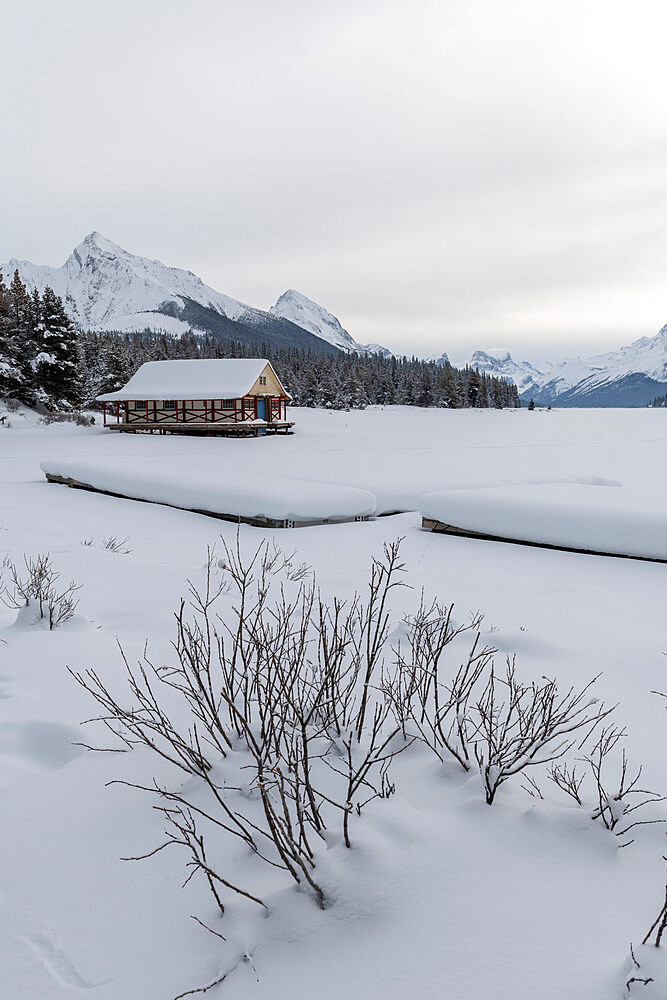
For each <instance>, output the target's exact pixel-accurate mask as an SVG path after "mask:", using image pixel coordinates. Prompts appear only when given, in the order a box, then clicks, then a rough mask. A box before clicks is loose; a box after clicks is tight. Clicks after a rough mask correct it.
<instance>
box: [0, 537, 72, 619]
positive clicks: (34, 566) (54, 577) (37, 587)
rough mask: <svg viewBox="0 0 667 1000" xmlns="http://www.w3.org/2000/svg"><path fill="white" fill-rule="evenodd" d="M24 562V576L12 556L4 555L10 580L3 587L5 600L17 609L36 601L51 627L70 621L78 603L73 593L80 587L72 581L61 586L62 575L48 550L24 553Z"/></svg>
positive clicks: (36, 605)
mask: <svg viewBox="0 0 667 1000" xmlns="http://www.w3.org/2000/svg"><path fill="white" fill-rule="evenodd" d="M23 563H24V567H25V575H22V574H21V573H20V572H19V570H18V568H17V566H16V564H15V563H14V562H12V560H11V559H10V558H9V557H5V559H4V561H3V564H2V565H3V568H4V569H6V570H8V571H9V578H10V583H9V585H8V586H7V585H4V584H3V585H2V587H0V597H1V598H2V601H3V603H4V604H5V605H6V606H7V607H9V608H14V609H16V610H18V609H20V608H22V607H28V606H29V605H30V604H31V603H34V604H35V607H36V610H37V611H38V613H39V617H40V618H41V619H46V620H47V621H48V623H49V629H50V630H53V629H56V628H58V626H59V625H63V624H64V623H65V622H67V621H69V620H70V619H71V618H72V617H73V616H74V612H75V611H76V609H77V607H78V604H79V601H78V598H76V597H75V596H74V595H75V594H76V592H77V591H78V590H80V589H81V587H80V586H77V584H76V583H75V582H74V581H73V580H70V582H69V584H68V585H67V586H64V587H63V588H62V589H61V588H60V587H59V585H58V581H59V580H60V574H59V573H58V572H57V571H56V570H55V569H54V567H53V564H52V562H51V556H50V555H49V554H48V553H46V554H45V555H38V556H34V557H33V556H24V557H23Z"/></svg>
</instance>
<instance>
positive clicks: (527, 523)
mask: <svg viewBox="0 0 667 1000" xmlns="http://www.w3.org/2000/svg"><path fill="white" fill-rule="evenodd" d="M420 509H421V513H422V516H423V517H426V518H429V519H431V520H434V521H440V522H441V523H443V524H448V525H451V526H452V527H456V528H461V529H463V530H464V531H474V532H479V533H481V534H485V535H494V536H497V537H499V538H508V539H514V540H516V541H523V542H533V543H537V544H542V545H556V546H561V547H564V548H573V549H585V550H588V551H591V552H600V553H606V554H609V555H626V556H640V557H643V558H645V559H665V560H667V492H665V491H661V490H651V491H648V490H640V489H629V488H626V487H614V488H609V487H605V486H598V485H584V484H565V483H548V484H546V483H545V484H532V485H531V484H526V485H521V486H517V485H512V486H497V487H492V488H486V489H464V490H445V491H443V492H439V493H427V494H425V495H424V496H422V498H421V501H420Z"/></svg>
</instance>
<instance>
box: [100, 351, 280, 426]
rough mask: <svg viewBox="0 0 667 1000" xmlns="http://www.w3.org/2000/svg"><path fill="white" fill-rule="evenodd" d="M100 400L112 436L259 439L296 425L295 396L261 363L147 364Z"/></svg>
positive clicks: (229, 360) (230, 360) (225, 360)
mask: <svg viewBox="0 0 667 1000" xmlns="http://www.w3.org/2000/svg"><path fill="white" fill-rule="evenodd" d="M97 399H98V401H99V402H101V403H102V404H103V406H104V426H105V427H106V428H107V429H108V430H112V431H129V432H132V433H135V432H137V431H152V432H155V431H157V432H158V433H177V434H183V433H185V434H190V433H194V434H233V435H242V436H244V437H247V436H248V435H250V436H253V437H257V436H258V435H260V434H267V433H273V434H275V433H278V432H280V433H283V434H289V433H290V431H291V428H292V427H293V426H294V423H293V422H290V421H288V419H287V404H288V403H289V402H291V399H292V397H291V396H290V394H289V393H288V392H287V391H286V389H285V388H284V386H283V385H282V383H281V381H280V379H279V378H278V376H277V375H276V373H275V371H274V370H273V366H272V365H271V363H270V362H269V361H266V360H264V359H261V358H221V359H219V358H215V359H201V360H192V361H148V362H147V363H146V364H144V365H142V366H141V368H140V369H139V370H138V371H137V372H136V373H135V374H134V375H133V376H132V378H131V379H130V381H129V382H128V383H127V385H126V386H124V387H123V388H122V389H119V390H118V391H117V392H107V393H104V394H103V395H101V396H98V397H97Z"/></svg>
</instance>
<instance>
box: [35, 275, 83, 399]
mask: <svg viewBox="0 0 667 1000" xmlns="http://www.w3.org/2000/svg"><path fill="white" fill-rule="evenodd" d="M35 341H36V346H37V353H36V355H35V358H34V361H33V365H34V371H35V384H36V391H37V394H38V396H39V397H40V399H41V400H42V402H44V403H45V404H46V405H47V406H49V407H50V408H52V409H62V408H66V409H67V408H70V407H76V406H80V405H81V402H82V385H83V379H82V372H81V363H80V357H79V350H78V345H77V334H76V329H75V328H74V324H73V323H72V321H71V320H70V318H69V317H68V315H67V313H66V312H65V309H64V306H63V303H62V299H61V298H60V297H59V296H58V295H56V294H55V292H54V291H53V289H52V288H48V287H47V288H45V289H44V294H43V295H42V300H41V315H40V320H39V324H38V326H37V331H36V336H35Z"/></svg>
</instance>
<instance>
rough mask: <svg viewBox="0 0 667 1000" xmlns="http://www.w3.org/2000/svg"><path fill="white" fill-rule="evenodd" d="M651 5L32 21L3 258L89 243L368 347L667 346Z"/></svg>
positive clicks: (252, 5) (550, 351)
mask: <svg viewBox="0 0 667 1000" xmlns="http://www.w3.org/2000/svg"><path fill="white" fill-rule="evenodd" d="M663 10H664V4H663V3H662V2H652V0H651V2H647V0H634V2H633V3H629V2H627V0H624V2H622V3H621V2H616V0H604V2H603V0H595V2H586V0H558V2H555V0H551V2H541V0H461V2H459V0H438V2H431V0H396V2H392V0H383V2H379V0H378V2H374V0H355V2H348V0H335V2H332V0H327V2H321V0H303V2H302V0H246V2H244V3H239V2H238V0H233V2H227V0H213V2H212V0H114V3H102V2H98V0H85V2H78V0H58V2H54V0H21V2H17V3H13V4H11V5H10V4H6V5H4V6H3V11H2V20H1V22H0V33H1V36H2V43H1V58H0V87H1V90H0V93H2V110H1V111H0V116H1V117H0V260H6V259H8V258H9V257H12V256H13V257H19V258H27V259H29V260H32V261H34V262H35V263H41V264H45V263H47V264H62V263H63V261H64V260H65V258H66V257H67V256H68V254H69V253H70V252H71V250H72V248H73V247H74V246H75V245H76V244H77V243H79V242H80V241H81V239H82V238H83V236H84V235H85V234H86V233H88V232H89V231H90V230H93V229H96V230H98V231H100V232H101V233H103V234H104V235H105V236H108V237H109V238H110V239H112V240H114V241H115V242H117V243H120V244H121V245H122V246H124V247H126V248H127V249H128V250H130V251H132V252H134V253H139V254H142V255H144V256H147V257H157V258H159V259H160V260H162V261H163V262H164V263H166V264H171V265H175V266H179V267H185V268H189V269H191V270H193V271H195V272H196V273H197V274H198V275H199V276H200V277H201V278H202V279H203V280H204V281H206V282H207V283H208V284H210V285H212V286H213V287H214V288H216V289H218V290H219V291H222V292H225V293H226V294H228V295H232V296H234V297H235V298H239V299H242V300H243V301H246V302H249V303H251V304H252V305H255V306H258V307H261V308H268V307H269V306H270V305H271V304H272V303H273V302H274V301H275V300H276V298H277V297H278V295H279V294H280V293H281V292H283V291H284V290H285V289H286V288H289V287H293V288H297V289H299V290H300V291H302V292H303V293H304V294H305V295H308V296H309V297H310V298H313V299H315V300H316V301H318V302H320V303H321V304H322V305H324V306H326V307H327V308H328V309H330V310H331V311H332V312H333V313H335V314H336V315H337V316H338V317H339V318H340V320H341V322H342V323H343V325H344V326H345V327H346V328H347V329H348V330H349V331H350V333H351V334H352V335H353V336H354V337H355V338H356V339H357V340H359V341H361V342H369V341H378V342H380V343H384V344H386V345H387V346H389V347H390V348H392V349H394V350H401V351H408V352H410V351H415V352H417V353H427V352H436V351H437V352H440V351H442V350H448V351H449V352H450V353H451V354H452V355H453V356H454V357H455V358H457V359H460V358H462V357H463V356H465V355H466V354H467V355H469V354H470V352H471V351H472V350H474V349H475V348H477V347H508V348H509V349H511V350H512V353H513V354H515V356H518V357H528V358H530V359H539V358H540V357H544V356H554V355H558V356H560V355H563V354H572V353H575V354H576V353H582V354H587V353H593V352H595V351H598V350H600V351H602V350H608V349H611V348H615V347H618V346H620V345H621V344H624V343H628V342H630V341H631V340H634V339H636V338H637V337H640V336H650V335H653V334H654V333H656V332H657V330H658V328H659V327H660V326H661V325H663V324H664V323H667V282H666V280H665V279H666V277H667V59H666V58H665V52H664V45H665V36H666V29H667V16H666V15H665V14H664V13H663Z"/></svg>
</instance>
